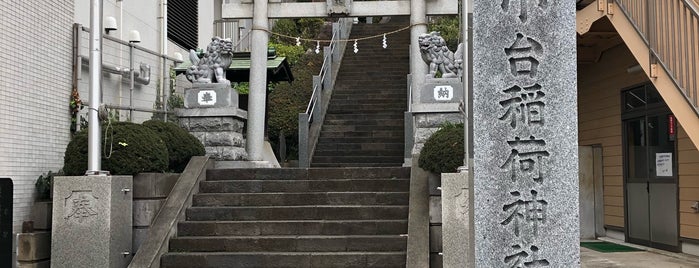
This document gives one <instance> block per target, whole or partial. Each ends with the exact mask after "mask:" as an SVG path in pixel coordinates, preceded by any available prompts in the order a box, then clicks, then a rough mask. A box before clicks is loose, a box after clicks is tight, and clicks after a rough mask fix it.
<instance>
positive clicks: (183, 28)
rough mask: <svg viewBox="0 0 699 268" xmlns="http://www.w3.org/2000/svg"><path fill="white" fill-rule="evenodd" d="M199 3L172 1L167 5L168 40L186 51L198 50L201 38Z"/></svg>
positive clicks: (180, 0) (190, 0) (186, 0)
mask: <svg viewBox="0 0 699 268" xmlns="http://www.w3.org/2000/svg"><path fill="white" fill-rule="evenodd" d="M197 4H198V1H192V0H170V1H168V3H167V16H168V19H167V38H168V39H170V41H172V42H175V43H176V44H178V45H179V46H181V47H182V48H184V49H196V48H197V43H198V37H199V30H198V29H199V25H198V21H199V10H198V6H197Z"/></svg>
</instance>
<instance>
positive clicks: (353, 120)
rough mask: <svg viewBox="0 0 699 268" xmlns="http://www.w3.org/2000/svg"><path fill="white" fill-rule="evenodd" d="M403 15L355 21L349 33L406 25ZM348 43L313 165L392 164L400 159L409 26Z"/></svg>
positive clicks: (371, 32)
mask: <svg viewBox="0 0 699 268" xmlns="http://www.w3.org/2000/svg"><path fill="white" fill-rule="evenodd" d="M408 25H409V20H408V18H404V17H393V18H392V19H391V21H390V22H388V23H381V24H355V25H354V26H352V33H351V35H350V38H349V39H353V38H361V37H367V36H374V35H379V34H382V33H386V32H390V31H394V30H397V29H400V28H402V27H405V26H408ZM387 43H388V47H387V48H386V49H384V48H383V47H382V40H381V38H375V39H370V40H364V41H359V43H358V48H359V52H358V53H356V54H355V53H354V51H353V46H352V45H353V44H352V43H351V42H350V43H348V44H347V49H346V51H345V55H344V57H343V59H342V65H341V67H340V70H339V72H338V76H337V80H336V82H335V89H334V90H333V96H332V98H331V100H330V104H329V106H328V111H327V114H326V116H325V121H324V122H323V127H322V129H321V132H320V136H319V138H318V144H317V145H316V149H315V153H314V155H313V159H312V161H311V166H313V167H352V166H355V167H357V166H358V167H368V166H379V167H390V166H401V165H402V164H403V159H404V156H403V152H404V148H403V147H404V144H403V143H404V134H403V132H404V129H403V113H404V112H405V111H407V77H406V76H407V74H408V73H409V72H410V59H409V44H410V31H409V30H405V31H401V32H398V33H395V34H391V35H388V36H387Z"/></svg>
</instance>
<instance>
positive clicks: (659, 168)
mask: <svg viewBox="0 0 699 268" xmlns="http://www.w3.org/2000/svg"><path fill="white" fill-rule="evenodd" d="M655 175H656V176H658V177H672V153H656V154H655Z"/></svg>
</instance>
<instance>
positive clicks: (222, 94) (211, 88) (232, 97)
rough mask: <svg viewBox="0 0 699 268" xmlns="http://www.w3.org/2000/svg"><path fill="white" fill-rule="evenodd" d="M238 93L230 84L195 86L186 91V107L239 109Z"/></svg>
mask: <svg viewBox="0 0 699 268" xmlns="http://www.w3.org/2000/svg"><path fill="white" fill-rule="evenodd" d="M237 106H238V92H237V91H235V90H233V88H231V85H230V84H227V83H221V84H193V85H192V88H189V89H185V91H184V107H185V108H187V109H191V108H220V107H237Z"/></svg>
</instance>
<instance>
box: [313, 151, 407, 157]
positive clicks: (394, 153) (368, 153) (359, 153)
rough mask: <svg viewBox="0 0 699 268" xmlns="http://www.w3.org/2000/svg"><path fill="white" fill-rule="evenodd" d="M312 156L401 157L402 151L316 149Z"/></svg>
mask: <svg viewBox="0 0 699 268" xmlns="http://www.w3.org/2000/svg"><path fill="white" fill-rule="evenodd" d="M313 155H314V156H318V157H330V156H336V155H343V156H391V157H394V156H398V155H403V149H394V150H385V149H384V150H381V149H378V150H320V149H316V152H315V154H313Z"/></svg>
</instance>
